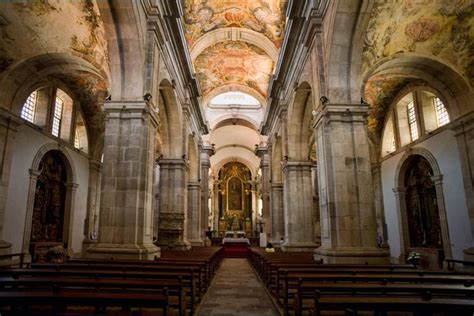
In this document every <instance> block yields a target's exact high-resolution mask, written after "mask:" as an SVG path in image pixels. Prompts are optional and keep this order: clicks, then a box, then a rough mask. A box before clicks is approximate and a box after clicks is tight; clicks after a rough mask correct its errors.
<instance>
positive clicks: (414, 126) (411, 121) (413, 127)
mask: <svg viewBox="0 0 474 316" xmlns="http://www.w3.org/2000/svg"><path fill="white" fill-rule="evenodd" d="M407 117H408V125H409V126H410V136H411V140H412V141H414V140H417V139H418V123H417V121H416V111H415V103H414V102H413V101H411V102H410V103H408V104H407Z"/></svg>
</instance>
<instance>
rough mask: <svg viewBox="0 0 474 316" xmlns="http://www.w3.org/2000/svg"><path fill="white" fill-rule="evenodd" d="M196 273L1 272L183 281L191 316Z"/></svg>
mask: <svg viewBox="0 0 474 316" xmlns="http://www.w3.org/2000/svg"><path fill="white" fill-rule="evenodd" d="M194 275H195V274H194V272H193V271H192V270H191V269H190V270H189V271H188V272H186V271H181V272H180V273H179V274H177V272H176V271H146V272H143V271H123V270H113V269H110V268H109V269H108V270H97V269H91V268H90V267H89V268H88V269H83V270H77V269H76V270H70V269H60V270H56V269H32V268H31V269H10V270H0V276H1V277H12V278H14V279H22V278H24V277H42V278H44V277H50V278H94V279H111V278H118V279H123V280H130V279H141V280H182V283H183V286H184V288H185V293H186V294H187V295H188V296H189V309H190V313H191V315H194V311H195V305H196V304H197V302H198V301H197V299H196V295H195V288H194V286H195V285H194V284H195V282H194Z"/></svg>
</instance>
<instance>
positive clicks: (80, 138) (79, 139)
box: [74, 111, 89, 153]
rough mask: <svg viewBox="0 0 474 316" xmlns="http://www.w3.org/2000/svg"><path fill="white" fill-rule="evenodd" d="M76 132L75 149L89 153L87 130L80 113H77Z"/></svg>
mask: <svg viewBox="0 0 474 316" xmlns="http://www.w3.org/2000/svg"><path fill="white" fill-rule="evenodd" d="M74 131H75V132H74V147H75V148H76V149H79V150H82V151H83V152H85V153H87V152H88V148H89V144H88V139H87V129H86V124H85V122H84V118H83V117H82V113H81V112H80V111H77V112H76V125H75V128H74Z"/></svg>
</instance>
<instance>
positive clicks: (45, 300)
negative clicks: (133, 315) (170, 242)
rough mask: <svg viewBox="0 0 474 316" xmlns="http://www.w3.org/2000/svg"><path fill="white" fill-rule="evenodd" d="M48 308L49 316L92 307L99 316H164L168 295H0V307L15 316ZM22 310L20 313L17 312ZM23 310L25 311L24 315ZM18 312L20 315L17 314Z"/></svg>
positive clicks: (62, 292) (53, 292) (55, 292)
mask: <svg viewBox="0 0 474 316" xmlns="http://www.w3.org/2000/svg"><path fill="white" fill-rule="evenodd" d="M38 305H41V306H49V307H51V312H52V314H58V313H62V312H63V311H64V310H65V309H66V308H67V307H69V306H84V307H85V306H87V307H94V308H95V309H96V313H101V314H102V313H103V312H104V311H105V309H106V308H107V307H121V308H123V309H126V310H129V309H131V308H132V307H139V308H160V309H162V315H163V316H167V315H168V291H167V290H166V289H165V290H164V291H163V292H162V293H136V292H135V293H133V292H126V291H123V292H106V291H101V292H92V291H78V290H62V289H55V290H51V291H13V292H12V291H10V292H8V291H6V292H0V306H2V307H3V308H5V307H7V308H8V307H9V308H10V309H11V311H13V312H19V313H17V314H18V315H21V314H23V315H26V314H29V313H28V307H31V306H38ZM20 308H22V309H20ZM24 308H26V309H27V310H26V311H25V310H24ZM20 311H21V312H20Z"/></svg>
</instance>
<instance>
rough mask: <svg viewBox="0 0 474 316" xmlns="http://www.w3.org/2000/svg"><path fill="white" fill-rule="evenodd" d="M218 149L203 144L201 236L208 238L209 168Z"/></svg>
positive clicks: (204, 238) (203, 238)
mask: <svg viewBox="0 0 474 316" xmlns="http://www.w3.org/2000/svg"><path fill="white" fill-rule="evenodd" d="M215 152H216V149H215V147H214V146H213V145H207V144H205V145H202V146H201V153H200V155H201V238H202V240H206V231H208V229H209V169H210V168H211V161H210V159H209V158H210V157H211V156H212V155H214V153H215Z"/></svg>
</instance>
